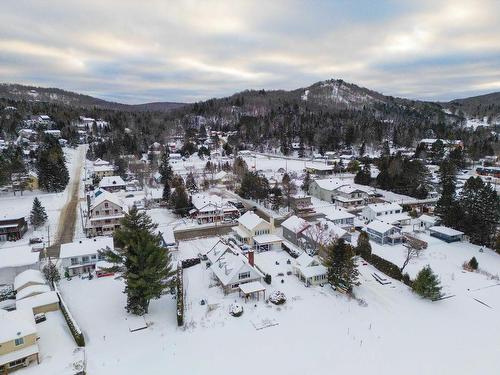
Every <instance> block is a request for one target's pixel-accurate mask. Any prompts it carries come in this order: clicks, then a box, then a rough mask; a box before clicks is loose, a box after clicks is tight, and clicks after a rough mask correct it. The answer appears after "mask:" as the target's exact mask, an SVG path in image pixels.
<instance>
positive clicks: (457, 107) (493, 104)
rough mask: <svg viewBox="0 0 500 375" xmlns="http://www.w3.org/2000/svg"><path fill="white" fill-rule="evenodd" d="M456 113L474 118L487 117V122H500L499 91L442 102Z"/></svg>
mask: <svg viewBox="0 0 500 375" xmlns="http://www.w3.org/2000/svg"><path fill="white" fill-rule="evenodd" d="M443 106H444V107H446V108H450V109H451V110H452V111H455V112H456V113H459V112H462V113H463V114H464V115H466V116H469V117H474V118H484V117H486V118H487V121H488V122H489V123H491V122H497V123H500V92H494V93H491V94H486V95H479V96H472V97H470V98H465V99H455V100H452V101H450V102H448V103H444V104H443Z"/></svg>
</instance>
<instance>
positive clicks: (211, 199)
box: [192, 193, 223, 211]
mask: <svg viewBox="0 0 500 375" xmlns="http://www.w3.org/2000/svg"><path fill="white" fill-rule="evenodd" d="M192 202H193V206H194V207H195V208H196V209H197V210H198V211H201V210H202V209H203V208H204V207H206V206H211V207H213V208H211V209H210V210H213V209H214V208H219V209H220V208H221V207H222V204H223V202H222V198H221V197H219V196H217V195H207V194H203V193H199V194H193V195H192Z"/></svg>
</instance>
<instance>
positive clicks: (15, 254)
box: [0, 246, 40, 269]
mask: <svg viewBox="0 0 500 375" xmlns="http://www.w3.org/2000/svg"><path fill="white" fill-rule="evenodd" d="M39 259H40V254H38V253H36V252H32V251H31V246H19V247H11V248H7V249H0V269H2V268H8V267H22V266H29V265H32V264H36V263H38V261H39Z"/></svg>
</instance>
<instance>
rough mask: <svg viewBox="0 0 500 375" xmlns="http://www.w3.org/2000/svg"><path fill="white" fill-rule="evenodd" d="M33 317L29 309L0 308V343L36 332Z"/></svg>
mask: <svg viewBox="0 0 500 375" xmlns="http://www.w3.org/2000/svg"><path fill="white" fill-rule="evenodd" d="M36 332H37V331H36V324H35V318H34V316H33V311H32V310H30V309H17V310H14V311H6V310H2V309H0V344H3V343H5V342H8V341H11V340H14V339H16V338H18V337H25V336H28V335H31V334H33V333H36Z"/></svg>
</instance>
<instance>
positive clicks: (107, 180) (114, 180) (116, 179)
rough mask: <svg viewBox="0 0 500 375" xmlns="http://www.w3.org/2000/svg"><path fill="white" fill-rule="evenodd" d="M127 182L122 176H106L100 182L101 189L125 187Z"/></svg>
mask: <svg viewBox="0 0 500 375" xmlns="http://www.w3.org/2000/svg"><path fill="white" fill-rule="evenodd" d="M125 185H126V184H125V181H123V178H121V177H120V176H106V177H103V178H102V180H101V181H100V182H99V187H101V188H107V187H110V186H125Z"/></svg>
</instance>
